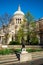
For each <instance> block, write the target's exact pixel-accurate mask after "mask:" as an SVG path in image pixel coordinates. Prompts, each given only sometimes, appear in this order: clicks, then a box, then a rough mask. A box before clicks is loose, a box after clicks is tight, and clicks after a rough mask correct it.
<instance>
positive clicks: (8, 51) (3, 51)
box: [0, 48, 43, 55]
mask: <svg viewBox="0 0 43 65" xmlns="http://www.w3.org/2000/svg"><path fill="white" fill-rule="evenodd" d="M26 51H27V52H29V53H30V52H37V51H38V52H40V51H43V50H42V49H31V48H28V49H26ZM20 52H21V49H2V50H0V55H9V54H14V53H20Z"/></svg>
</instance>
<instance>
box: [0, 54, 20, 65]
mask: <svg viewBox="0 0 43 65" xmlns="http://www.w3.org/2000/svg"><path fill="white" fill-rule="evenodd" d="M17 62H19V61H18V58H17V56H16V54H14V55H3V56H0V65H7V64H12V63H17Z"/></svg>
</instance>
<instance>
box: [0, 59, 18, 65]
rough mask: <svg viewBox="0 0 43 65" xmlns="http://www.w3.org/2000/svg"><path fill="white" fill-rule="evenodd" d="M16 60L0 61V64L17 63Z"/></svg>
mask: <svg viewBox="0 0 43 65" xmlns="http://www.w3.org/2000/svg"><path fill="white" fill-rule="evenodd" d="M18 62H19V61H18V60H8V61H3V62H1V63H0V65H10V64H15V63H18Z"/></svg>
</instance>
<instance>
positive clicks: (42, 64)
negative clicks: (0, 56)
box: [10, 58, 43, 65]
mask: <svg viewBox="0 0 43 65" xmlns="http://www.w3.org/2000/svg"><path fill="white" fill-rule="evenodd" d="M10 65H43V58H42V59H38V60H35V61H31V62H25V63H16V64H10Z"/></svg>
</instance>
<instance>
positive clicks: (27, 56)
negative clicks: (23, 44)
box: [20, 48, 32, 62]
mask: <svg viewBox="0 0 43 65" xmlns="http://www.w3.org/2000/svg"><path fill="white" fill-rule="evenodd" d="M31 60H32V55H31V53H28V52H27V51H26V48H23V49H22V51H21V54H20V62H26V61H31Z"/></svg>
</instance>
